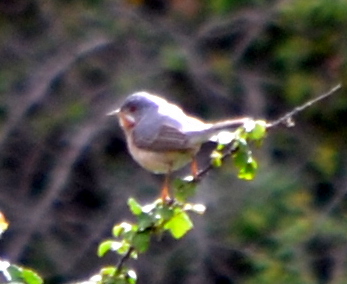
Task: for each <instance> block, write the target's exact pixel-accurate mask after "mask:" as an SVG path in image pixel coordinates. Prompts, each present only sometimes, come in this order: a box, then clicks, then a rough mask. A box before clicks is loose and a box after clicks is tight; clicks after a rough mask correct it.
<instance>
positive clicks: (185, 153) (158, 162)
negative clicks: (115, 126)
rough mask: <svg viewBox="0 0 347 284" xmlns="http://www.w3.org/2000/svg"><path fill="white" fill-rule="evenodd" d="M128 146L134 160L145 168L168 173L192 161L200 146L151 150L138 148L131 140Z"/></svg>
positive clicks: (157, 172)
mask: <svg viewBox="0 0 347 284" xmlns="http://www.w3.org/2000/svg"><path fill="white" fill-rule="evenodd" d="M130 140H131V139H130ZM128 148H129V152H130V154H131V156H132V157H133V158H134V160H135V161H137V162H138V163H139V164H140V165H141V166H142V167H143V168H145V169H146V170H148V171H150V172H153V173H156V174H161V173H168V172H169V171H175V170H178V169H180V168H182V167H184V166H185V165H187V164H188V163H189V162H191V161H192V159H193V157H194V156H195V155H196V153H197V152H198V151H199V149H200V147H195V148H192V149H185V150H179V151H177V150H172V151H152V150H147V149H142V148H138V147H136V146H135V145H134V144H133V142H132V141H128Z"/></svg>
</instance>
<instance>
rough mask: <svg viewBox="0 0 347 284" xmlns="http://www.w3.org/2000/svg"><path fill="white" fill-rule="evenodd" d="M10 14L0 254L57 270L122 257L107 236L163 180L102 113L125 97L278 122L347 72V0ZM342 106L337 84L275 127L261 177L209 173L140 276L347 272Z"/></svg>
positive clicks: (74, 4)
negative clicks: (186, 227)
mask: <svg viewBox="0 0 347 284" xmlns="http://www.w3.org/2000/svg"><path fill="white" fill-rule="evenodd" d="M0 27H1V29H0V94H1V96H0V126H1V132H0V180H1V183H0V186H1V190H0V207H1V208H0V209H1V211H2V212H3V213H4V214H5V215H6V217H7V218H8V219H9V221H10V223H11V226H10V228H9V229H8V231H6V232H5V233H4V235H3V237H2V239H1V242H0V255H1V257H4V258H6V259H8V260H9V261H11V262H13V263H18V264H20V265H25V266H28V267H31V268H33V269H34V270H35V271H37V272H39V273H40V274H41V275H43V277H44V278H45V279H47V283H61V282H66V281H68V280H72V279H83V278H87V277H88V276H90V275H92V274H93V273H94V272H95V271H96V270H98V268H99V267H101V266H102V265H103V263H108V264H109V263H112V262H116V259H114V258H113V256H111V255H110V256H108V257H105V258H103V259H101V260H100V259H98V257H97V256H96V250H97V246H98V243H99V242H100V241H101V240H102V239H105V238H107V237H108V236H109V232H110V229H111V228H112V226H113V224H114V223H119V222H122V221H123V220H127V219H128V218H130V216H129V215H128V213H127V212H128V211H127V206H126V200H127V199H128V197H129V196H134V197H136V199H138V200H140V201H141V203H146V202H151V201H152V200H153V199H155V198H156V197H157V195H158V193H159V188H160V184H161V177H158V178H157V177H155V176H153V175H152V174H150V173H148V172H146V171H144V170H143V169H141V168H140V167H139V166H138V165H137V164H135V163H134V162H133V161H132V160H131V158H130V156H129V155H128V154H127V151H126V146H125V144H124V138H123V135H122V133H121V131H120V129H119V127H118V125H117V123H116V122H115V121H114V120H112V119H110V118H109V117H106V116H105V113H107V112H108V111H109V110H111V109H112V108H114V107H115V106H116V105H117V103H118V102H120V100H121V99H122V98H123V97H124V96H125V95H127V94H129V93H132V92H134V91H138V90H142V89H146V90H149V91H153V92H156V93H159V94H162V95H165V96H166V97H167V98H170V99H173V100H174V101H176V102H178V103H180V104H181V105H182V106H184V108H185V109H186V110H187V111H188V112H190V113H193V114H196V115H199V116H201V117H203V118H205V119H219V118H224V117H229V116H235V115H249V116H254V117H256V118H266V119H274V118H277V117H278V116H280V115H281V114H282V113H284V112H286V111H288V110H290V109H292V108H293V107H294V106H296V105H298V104H300V103H302V102H304V101H306V100H307V99H309V98H311V97H313V96H315V95H319V94H321V93H323V92H325V91H326V90H328V89H330V88H331V87H332V86H333V85H335V84H336V82H342V84H343V85H346V84H345V82H346V79H345V78H346V53H347V42H346V40H347V39H346V32H345V31H346V29H347V2H346V1H344V0H336V1H330V0H307V1H298V0H291V1H284V0H282V1H281V0H278V1H265V0H263V1H252V0H248V1H232V0H215V1H200V0H187V1H184V0H170V1H168V0H165V1H164V0H145V1H141V0H137V1H135V0H128V1H125V0H124V1H122V0H94V1H93V0H88V1H85V0H83V1H82V0H71V1H66V0H61V1H43V0H42V1H40V0H19V1H1V3H0ZM346 117H347V98H346V92H345V90H344V89H343V90H342V91H341V92H340V94H339V95H337V96H334V97H333V98H329V99H328V100H326V101H324V102H322V103H320V104H317V105H315V106H313V107H312V108H309V109H308V110H307V111H306V112H304V113H301V114H300V115H299V116H298V117H297V118H296V127H295V128H291V129H281V128H279V129H276V131H272V132H271V135H269V137H268V138H267V140H266V141H265V144H264V145H263V147H262V148H261V149H260V150H259V151H258V152H257V153H255V155H256V156H257V159H258V160H259V162H260V165H261V166H260V169H259V174H258V176H257V178H256V179H255V180H254V181H252V182H246V181H238V180H237V179H236V177H235V175H234V172H235V169H234V168H233V166H232V164H231V163H230V164H228V163H226V164H224V165H223V167H222V168H220V169H218V170H216V171H214V172H212V173H210V174H209V176H208V178H207V179H205V180H204V181H203V182H202V183H201V185H200V187H199V190H198V193H197V196H196V197H195V199H196V201H198V202H202V203H204V204H205V205H206V206H207V211H206V213H205V215H204V216H203V217H201V216H199V217H198V219H197V220H195V221H196V222H195V224H196V225H195V228H194V229H193V230H192V231H191V232H190V233H189V234H188V235H187V236H186V237H185V238H183V239H182V240H180V241H179V242H176V241H174V240H172V239H171V237H167V236H164V237H163V239H162V241H161V242H158V243H154V244H153V247H151V250H150V251H148V252H147V253H146V255H143V256H141V259H139V260H138V261H137V263H136V264H134V266H136V270H137V271H138V278H139V281H138V283H166V284H167V283H169V284H170V283H258V284H259V283H334V284H339V283H345V282H346V280H347V275H346V271H347V270H346V268H347V260H346V255H347V249H346V248H347V222H346V212H347V211H346V210H347V208H346V192H347V174H346V172H347V170H346V167H347V153H346V149H347V148H346V137H347V131H346V126H345V118H346ZM208 146H209V145H206V147H204V149H203V151H202V153H201V154H202V155H201V163H204V161H205V160H206V159H205V158H206V156H208V152H207V150H208V148H209V147H208Z"/></svg>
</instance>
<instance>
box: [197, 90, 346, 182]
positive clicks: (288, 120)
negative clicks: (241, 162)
mask: <svg viewBox="0 0 347 284" xmlns="http://www.w3.org/2000/svg"><path fill="white" fill-rule="evenodd" d="M341 88H342V85H341V84H338V85H336V86H335V87H333V88H332V89H331V90H330V91H328V92H327V93H324V94H322V95H320V96H318V97H317V98H314V99H312V100H310V101H308V102H306V103H304V104H302V105H301V106H297V107H295V108H294V109H293V110H292V111H290V112H288V113H286V114H284V115H283V116H281V117H280V118H278V119H277V120H275V121H273V122H270V123H268V124H267V125H266V128H267V129H270V128H273V127H275V126H277V125H279V124H284V125H285V126H287V127H292V126H294V123H293V121H292V117H293V116H294V115H296V114H297V113H299V112H301V111H303V110H305V109H307V108H308V107H310V106H311V105H313V104H315V103H317V102H319V101H321V100H323V99H325V98H327V97H329V96H331V95H333V94H335V93H336V92H337V91H338V90H340V89H341ZM233 142H234V141H231V142H230V144H229V148H228V149H227V150H226V152H225V153H224V154H223V155H222V157H221V161H222V162H224V160H225V159H226V158H228V157H230V156H231V155H232V154H234V153H236V152H237V149H238V148H237V147H235V146H234V143H233ZM214 168H215V166H214V165H213V164H212V163H210V164H208V165H207V166H206V167H205V168H203V169H202V170H200V171H199V172H198V174H197V175H196V176H195V177H194V179H193V180H192V181H191V182H199V181H200V180H201V179H202V178H203V177H204V176H205V175H206V174H207V173H208V172H209V171H210V170H212V169H214Z"/></svg>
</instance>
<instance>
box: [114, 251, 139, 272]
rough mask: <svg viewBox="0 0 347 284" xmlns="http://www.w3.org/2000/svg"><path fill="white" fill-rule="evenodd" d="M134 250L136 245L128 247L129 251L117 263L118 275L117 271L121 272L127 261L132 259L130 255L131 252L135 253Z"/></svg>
mask: <svg viewBox="0 0 347 284" xmlns="http://www.w3.org/2000/svg"><path fill="white" fill-rule="evenodd" d="M134 250H135V248H134V247H130V248H129V249H128V251H127V253H126V254H125V255H124V256H123V257H122V258H121V259H120V260H119V262H118V264H117V268H116V275H117V273H121V271H122V268H123V266H124V264H125V262H126V261H127V260H129V259H130V256H131V254H132V253H133V251H134Z"/></svg>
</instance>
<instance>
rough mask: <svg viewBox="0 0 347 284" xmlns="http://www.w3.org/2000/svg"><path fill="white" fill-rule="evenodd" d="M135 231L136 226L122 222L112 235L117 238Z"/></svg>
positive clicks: (115, 227) (113, 230)
mask: <svg viewBox="0 0 347 284" xmlns="http://www.w3.org/2000/svg"><path fill="white" fill-rule="evenodd" d="M133 230H134V225H132V224H130V223H127V222H122V223H120V224H118V225H116V226H114V227H113V229H112V235H113V236H115V237H119V236H120V235H122V234H124V233H128V232H131V231H133Z"/></svg>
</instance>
